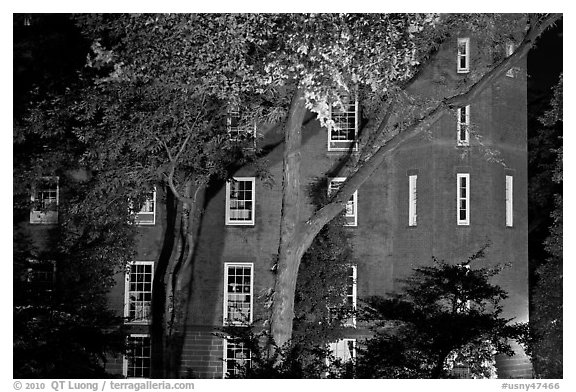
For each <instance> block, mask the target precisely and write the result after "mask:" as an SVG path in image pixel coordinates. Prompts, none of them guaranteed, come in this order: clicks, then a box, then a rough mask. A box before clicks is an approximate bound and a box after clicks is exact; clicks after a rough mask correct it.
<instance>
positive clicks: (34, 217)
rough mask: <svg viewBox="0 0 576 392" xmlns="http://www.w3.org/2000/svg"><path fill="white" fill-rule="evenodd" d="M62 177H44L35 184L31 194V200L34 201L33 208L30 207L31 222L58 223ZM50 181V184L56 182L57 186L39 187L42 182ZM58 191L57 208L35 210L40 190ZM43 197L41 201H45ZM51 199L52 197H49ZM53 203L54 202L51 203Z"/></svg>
mask: <svg viewBox="0 0 576 392" xmlns="http://www.w3.org/2000/svg"><path fill="white" fill-rule="evenodd" d="M59 181H60V178H59V177H42V178H40V179H39V181H38V182H37V183H36V184H35V185H34V187H33V189H32V192H31V194H30V201H31V202H32V203H33V204H32V208H31V209H30V223H31V224H43V225H53V224H57V223H58V205H59V204H60V184H59ZM43 182H45V183H50V185H52V184H54V185H55V186H56V187H55V188H52V187H50V188H48V189H40V190H39V189H38V187H39V186H40V184H41V183H43ZM54 191H55V192H56V198H55V202H56V208H55V209H54V210H46V211H42V210H35V209H34V203H36V202H37V200H36V198H37V194H38V192H54ZM43 200H45V199H42V200H40V201H39V202H40V203H43ZM47 200H51V199H47ZM50 204H52V202H51V203H50Z"/></svg>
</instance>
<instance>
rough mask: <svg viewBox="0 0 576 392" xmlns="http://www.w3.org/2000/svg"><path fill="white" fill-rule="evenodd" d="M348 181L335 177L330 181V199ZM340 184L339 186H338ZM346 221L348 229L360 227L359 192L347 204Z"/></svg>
mask: <svg viewBox="0 0 576 392" xmlns="http://www.w3.org/2000/svg"><path fill="white" fill-rule="evenodd" d="M344 181H346V177H333V178H329V179H328V197H330V196H332V194H333V192H337V191H338V189H340V187H341V186H342V184H343V183H344ZM336 184H338V185H336ZM344 211H345V212H344V219H345V220H346V223H344V226H346V227H356V226H358V190H356V191H354V194H353V195H352V197H351V198H350V200H348V202H347V203H346V208H345V210H344Z"/></svg>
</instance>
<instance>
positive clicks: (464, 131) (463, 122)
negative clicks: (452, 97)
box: [456, 105, 470, 146]
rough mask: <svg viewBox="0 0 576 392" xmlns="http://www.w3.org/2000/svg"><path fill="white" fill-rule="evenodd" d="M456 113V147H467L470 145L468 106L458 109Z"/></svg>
mask: <svg viewBox="0 0 576 392" xmlns="http://www.w3.org/2000/svg"><path fill="white" fill-rule="evenodd" d="M456 112H457V113H456V115H457V117H458V121H457V123H456V129H457V132H458V133H457V134H458V145H459V146H468V145H469V144H470V105H467V106H462V107H459V108H458V110H457V111H456Z"/></svg>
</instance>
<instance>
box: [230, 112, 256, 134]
mask: <svg viewBox="0 0 576 392" xmlns="http://www.w3.org/2000/svg"><path fill="white" fill-rule="evenodd" d="M241 121H242V117H241V113H240V108H239V107H238V106H234V107H231V108H230V109H229V110H228V116H227V117H226V129H227V131H228V135H229V137H230V140H231V141H233V142H243V141H246V140H253V141H254V142H255V141H256V124H254V125H252V126H250V125H246V124H242V122H241Z"/></svg>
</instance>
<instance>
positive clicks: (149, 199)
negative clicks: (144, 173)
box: [130, 190, 156, 225]
mask: <svg viewBox="0 0 576 392" xmlns="http://www.w3.org/2000/svg"><path fill="white" fill-rule="evenodd" d="M130 204H131V209H132V210H133V211H138V212H136V213H135V214H134V223H136V224H137V225H155V224H156V190H153V191H151V192H147V193H146V195H145V196H144V199H143V200H142V204H141V205H140V206H139V208H132V201H130Z"/></svg>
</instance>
